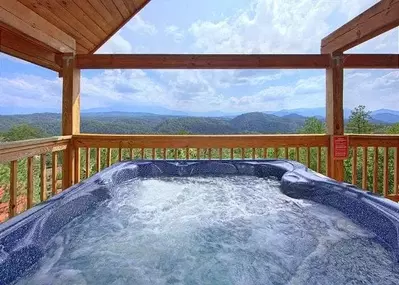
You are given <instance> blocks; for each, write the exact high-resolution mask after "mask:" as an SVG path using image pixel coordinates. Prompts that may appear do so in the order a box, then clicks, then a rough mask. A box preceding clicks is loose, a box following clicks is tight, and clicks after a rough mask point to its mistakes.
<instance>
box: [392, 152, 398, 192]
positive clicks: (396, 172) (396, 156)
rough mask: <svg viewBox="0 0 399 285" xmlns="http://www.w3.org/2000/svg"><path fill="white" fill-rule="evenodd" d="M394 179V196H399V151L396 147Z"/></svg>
mask: <svg viewBox="0 0 399 285" xmlns="http://www.w3.org/2000/svg"><path fill="white" fill-rule="evenodd" d="M393 171H394V172H393V173H394V177H393V194H394V195H399V189H398V186H399V185H398V184H399V181H398V180H399V173H398V172H399V149H398V147H395V159H394V169H393Z"/></svg>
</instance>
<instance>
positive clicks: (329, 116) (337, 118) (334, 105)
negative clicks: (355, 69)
mask: <svg viewBox="0 0 399 285" xmlns="http://www.w3.org/2000/svg"><path fill="white" fill-rule="evenodd" d="M332 64H333V66H332V67H331V68H328V69H327V72H326V124H327V134H328V135H330V136H331V143H330V146H331V147H330V148H329V149H330V160H329V161H330V165H329V167H328V171H329V173H328V174H329V176H330V177H332V178H334V179H336V180H338V181H343V180H344V163H343V160H335V159H334V157H333V151H334V150H333V147H332V138H333V136H334V135H343V134H344V107H343V81H344V78H343V77H344V72H343V57H342V56H335V57H333V61H332Z"/></svg>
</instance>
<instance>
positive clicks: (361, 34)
mask: <svg viewBox="0 0 399 285" xmlns="http://www.w3.org/2000/svg"><path fill="white" fill-rule="evenodd" d="M398 25H399V0H381V1H379V2H378V3H377V4H375V5H374V6H372V7H370V8H369V9H367V10H366V11H364V12H363V13H361V14H360V15H359V16H357V17H355V18H354V19H352V20H351V21H349V22H348V23H346V24H345V25H343V26H342V27H340V28H338V29H337V30H335V31H334V32H332V33H331V34H329V35H328V36H326V37H325V38H324V39H322V41H321V52H322V53H334V52H343V51H346V50H348V49H350V48H352V47H354V46H357V45H359V44H361V43H363V42H365V41H367V40H369V39H371V38H374V37H376V36H378V35H380V34H382V33H384V32H386V31H389V30H390V29H393V28H395V27H397V26H398Z"/></svg>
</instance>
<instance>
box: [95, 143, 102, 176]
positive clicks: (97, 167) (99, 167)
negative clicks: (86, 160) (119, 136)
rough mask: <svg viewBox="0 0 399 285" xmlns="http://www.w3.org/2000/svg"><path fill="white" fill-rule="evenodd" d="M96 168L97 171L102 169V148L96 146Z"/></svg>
mask: <svg viewBox="0 0 399 285" xmlns="http://www.w3.org/2000/svg"><path fill="white" fill-rule="evenodd" d="M96 154H97V155H96V170H97V172H100V171H101V148H99V147H98V148H96Z"/></svg>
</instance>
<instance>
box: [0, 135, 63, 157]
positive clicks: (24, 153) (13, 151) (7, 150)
mask: <svg viewBox="0 0 399 285" xmlns="http://www.w3.org/2000/svg"><path fill="white" fill-rule="evenodd" d="M69 142H70V136H64V137H52V138H45V139H34V140H26V141H18V142H10V143H2V144H0V163H5V162H9V161H12V160H19V159H22V158H26V157H31V156H34V155H40V154H42V153H48V152H50V153H51V152H54V151H61V150H64V149H66V148H67V146H68V143H69Z"/></svg>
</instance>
